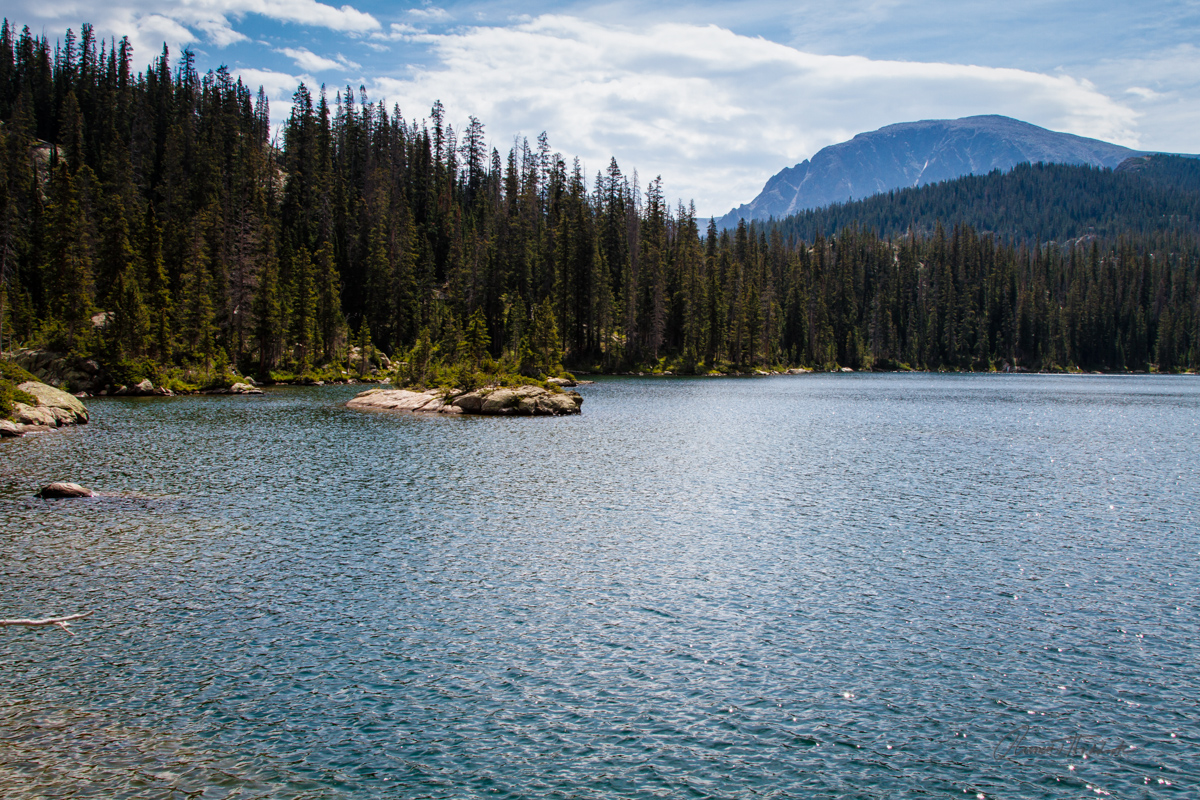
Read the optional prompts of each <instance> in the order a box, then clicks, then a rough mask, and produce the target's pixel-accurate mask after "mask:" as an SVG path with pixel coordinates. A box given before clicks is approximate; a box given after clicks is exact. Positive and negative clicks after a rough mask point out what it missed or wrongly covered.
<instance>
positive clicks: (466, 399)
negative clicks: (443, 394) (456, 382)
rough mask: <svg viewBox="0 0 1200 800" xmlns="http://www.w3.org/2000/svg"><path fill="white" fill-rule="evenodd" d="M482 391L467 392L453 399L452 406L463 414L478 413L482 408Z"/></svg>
mask: <svg viewBox="0 0 1200 800" xmlns="http://www.w3.org/2000/svg"><path fill="white" fill-rule="evenodd" d="M483 397H484V396H483V393H482V392H467V393H466V394H464V395H462V396H460V397H456V398H455V399H454V407H455V408H457V409H458V410H459V411H461V412H463V413H465V414H478V413H479V412H480V411H482V410H483Z"/></svg>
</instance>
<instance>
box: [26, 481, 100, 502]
mask: <svg viewBox="0 0 1200 800" xmlns="http://www.w3.org/2000/svg"><path fill="white" fill-rule="evenodd" d="M37 496H38V497H40V498H42V499H43V500H53V499H62V498H68V497H95V496H96V493H95V492H93V491H92V490H91V489H89V488H87V487H86V486H80V485H79V484H78V483H48V484H46V485H45V486H43V487H42V490H41V491H40V492H38V493H37Z"/></svg>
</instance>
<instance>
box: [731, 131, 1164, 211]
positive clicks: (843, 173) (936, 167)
mask: <svg viewBox="0 0 1200 800" xmlns="http://www.w3.org/2000/svg"><path fill="white" fill-rule="evenodd" d="M1151 153H1152V151H1148V150H1134V149H1132V148H1128V147H1124V146H1122V145H1117V144H1112V143H1110V142H1105V141H1101V140H1099V139H1089V138H1087V137H1084V136H1077V135H1075V134H1071V133H1061V132H1058V131H1051V130H1048V129H1046V128H1041V127H1038V126H1037V125H1033V124H1031V123H1028V122H1023V121H1021V120H1017V119H1013V118H1011V117H1005V116H1001V115H998V114H987V115H980V116H973V117H962V118H959V119H941V120H918V121H915V122H900V123H895V124H892V125H886V126H884V127H882V128H879V129H878V130H874V131H867V132H864V133H859V134H857V135H855V136H854V137H853V138H851V139H849V140H848V141H845V142H839V143H838V144H833V145H829V146H828V147H825V148H822V149H821V150H819V151H818V152H817V153H815V154H814V155H813V157H812V158H811V159H805V160H804V161H802V162H800V163H799V164H796V165H795V166H792V167H787V168H785V169H783V170H780V171H779V172H777V173H776V174H775V175H773V176H771V178H770V179H769V180H767V182H766V184H765V185H764V186H763V189H762V191H761V192H760V193H759V194H758V196H757V197H755V198H754V199H753V200H751V201H750V202H749V203H745V204H743V205H741V206H738V207H737V208H734V209H733V210H731V211H730V212H729V213H728V214H726V215H724V216H723V217H721V218H719V219H718V221H717V224H718V226H719V227H721V228H731V227H735V226H736V225H737V223H738V221H739V220H740V219H746V220H747V221H749V220H752V219H758V220H765V219H769V218H771V217H774V218H776V219H780V218H782V217H785V216H787V215H789V214H794V213H797V212H800V211H807V210H810V209H814V208H821V207H824V206H827V205H831V204H833V203H844V202H847V201H848V200H859V199H863V198H866V197H870V196H872V195H875V194H879V193H881V192H886V191H889V190H892V189H900V188H908V187H917V186H925V185H928V184H931V183H937V182H939V181H943V180H950V179H954V178H959V177H962V176H964V175H979V174H987V173H989V172H992V171H993V170H996V169H1002V170H1008V169H1011V168H1012V167H1015V166H1016V165H1017V164H1020V163H1024V162H1029V163H1038V162H1044V163H1059V164H1086V165H1090V166H1096V167H1108V168H1115V167H1116V166H1118V165H1119V164H1120V163H1121V162H1122V161H1125V160H1126V159H1128V158H1132V157H1136V156H1142V155H1149V154H1151Z"/></svg>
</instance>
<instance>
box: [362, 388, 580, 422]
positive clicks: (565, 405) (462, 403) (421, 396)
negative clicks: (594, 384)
mask: <svg viewBox="0 0 1200 800" xmlns="http://www.w3.org/2000/svg"><path fill="white" fill-rule="evenodd" d="M582 405H583V397H582V396H581V395H580V394H579V392H561V391H559V392H556V391H554V390H551V389H544V388H542V387H540V386H532V385H527V386H515V387H508V386H486V387H483V388H481V389H475V390H473V391H470V392H467V391H463V390H461V389H458V390H455V389H450V390H443V389H426V390H425V391H421V392H417V391H412V390H410V389H368V390H367V391H365V392H362V393H361V394H359V395H356V396H355V397H354V398H353V399H352V400H350V401H349V402H347V403H346V407H347V408H359V409H370V410H375V411H412V412H414V413H424V414H481V415H484V416H501V417H503V416H524V417H531V416H561V415H563V414H578V413H580V407H581V406H582Z"/></svg>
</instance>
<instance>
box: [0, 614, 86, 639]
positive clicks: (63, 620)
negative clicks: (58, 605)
mask: <svg viewBox="0 0 1200 800" xmlns="http://www.w3.org/2000/svg"><path fill="white" fill-rule="evenodd" d="M91 615H92V612H91V611H85V612H83V613H82V614H71V615H70V616H66V617H47V618H46V619H0V626H4V625H25V626H27V627H30V628H38V627H42V626H45V625H54V626H56V627H58V628H62V629H63V630H64V631H66V632H67V633H69V634H71V635H72V636H74V635H75V631H73V630H71V622H72V621H74V620H77V619H83V618H84V617H90V616H91Z"/></svg>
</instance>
